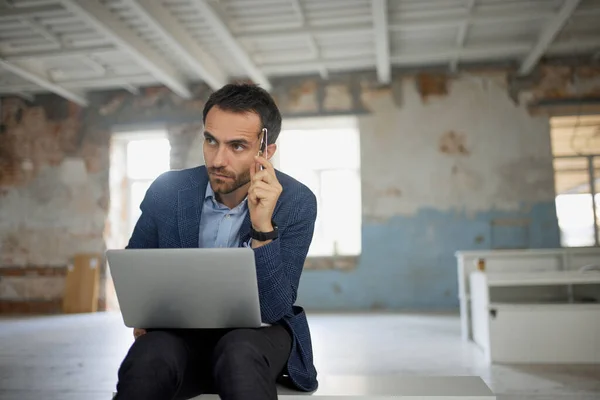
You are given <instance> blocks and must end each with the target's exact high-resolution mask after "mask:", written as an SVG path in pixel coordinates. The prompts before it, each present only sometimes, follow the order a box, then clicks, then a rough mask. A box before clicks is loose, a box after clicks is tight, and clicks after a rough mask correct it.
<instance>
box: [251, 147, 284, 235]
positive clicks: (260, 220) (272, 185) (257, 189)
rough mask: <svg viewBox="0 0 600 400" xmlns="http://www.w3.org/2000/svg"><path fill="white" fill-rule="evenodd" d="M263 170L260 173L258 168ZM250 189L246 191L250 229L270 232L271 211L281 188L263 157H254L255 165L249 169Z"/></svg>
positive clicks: (271, 225)
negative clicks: (261, 167)
mask: <svg viewBox="0 0 600 400" xmlns="http://www.w3.org/2000/svg"><path fill="white" fill-rule="evenodd" d="M261 165H262V166H263V167H264V169H263V170H262V171H261V170H260V166H261ZM250 178H251V181H250V188H249V189H248V209H249V210H250V220H251V221H252V227H253V228H254V229H255V230H257V231H259V232H271V231H272V230H273V224H271V220H272V218H273V211H275V205H276V204H277V200H278V199H279V195H281V192H282V191H283V188H282V186H281V184H280V183H279V181H278V180H277V176H276V175H275V169H274V168H273V165H272V164H271V163H270V162H269V161H268V160H267V159H265V158H264V157H259V156H257V157H256V163H255V164H254V165H253V166H252V168H250Z"/></svg>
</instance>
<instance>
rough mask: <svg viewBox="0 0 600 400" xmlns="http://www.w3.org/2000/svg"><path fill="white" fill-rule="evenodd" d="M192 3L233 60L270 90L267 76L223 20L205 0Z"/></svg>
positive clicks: (264, 87)
mask: <svg viewBox="0 0 600 400" xmlns="http://www.w3.org/2000/svg"><path fill="white" fill-rule="evenodd" d="M192 4H193V5H194V6H195V7H196V8H197V9H198V11H199V12H200V14H201V15H202V17H203V19H204V21H205V22H206V24H208V25H209V26H210V27H211V28H212V30H213V32H214V33H215V34H216V36H217V38H218V39H219V40H220V41H221V43H222V44H223V45H224V46H225V47H226V48H227V49H228V50H229V52H230V53H231V55H232V56H233V58H234V59H235V61H236V62H237V63H238V64H239V65H240V66H241V67H242V68H243V69H244V71H246V74H248V76H249V77H250V79H252V80H253V81H254V82H256V83H257V84H259V85H260V86H262V88H263V89H265V90H271V88H272V86H271V82H269V79H268V78H267V76H266V75H265V74H264V73H263V72H262V71H261V70H260V69H258V67H257V66H256V65H255V64H254V61H252V59H251V58H250V56H249V55H248V53H246V51H245V50H244V49H243V48H242V46H241V44H240V43H239V42H238V41H237V40H236V38H235V37H234V36H233V34H232V33H231V31H230V30H229V28H228V27H227V25H225V22H223V20H222V19H221V17H220V16H219V15H218V14H217V12H216V11H215V10H214V9H213V8H212V6H211V5H209V4H208V3H207V2H206V0H197V1H193V2H192Z"/></svg>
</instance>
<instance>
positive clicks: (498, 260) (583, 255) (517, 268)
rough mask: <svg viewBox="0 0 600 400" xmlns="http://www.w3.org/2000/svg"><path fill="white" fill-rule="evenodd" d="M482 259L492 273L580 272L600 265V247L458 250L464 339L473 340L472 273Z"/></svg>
mask: <svg viewBox="0 0 600 400" xmlns="http://www.w3.org/2000/svg"><path fill="white" fill-rule="evenodd" d="M480 259H481V260H484V262H485V270H486V271H487V272H490V273H495V272H515V273H516V272H542V271H578V270H580V269H581V268H582V267H585V266H592V265H595V266H597V267H599V268H600V248H598V247H586V248H556V249H523V250H476V251H457V252H456V261H457V278H458V300H459V304H460V320H461V336H462V339H463V340H464V341H469V340H472V339H473V330H472V317H471V313H470V311H471V287H470V284H469V276H470V274H471V272H474V271H477V261H478V260H480Z"/></svg>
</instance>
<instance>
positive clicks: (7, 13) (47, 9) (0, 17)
mask: <svg viewBox="0 0 600 400" xmlns="http://www.w3.org/2000/svg"><path fill="white" fill-rule="evenodd" d="M60 11H65V9H64V8H63V7H61V6H57V5H47V6H38V7H1V8H0V21H4V20H9V19H20V18H30V17H33V16H36V15H41V14H48V13H55V12H60Z"/></svg>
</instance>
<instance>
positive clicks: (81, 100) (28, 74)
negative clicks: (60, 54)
mask: <svg viewBox="0 0 600 400" xmlns="http://www.w3.org/2000/svg"><path fill="white" fill-rule="evenodd" d="M0 68H3V69H5V70H7V71H9V72H12V73H13V74H15V75H18V76H20V77H21V78H23V79H25V80H26V81H29V82H31V83H34V84H36V85H38V86H41V87H42V88H44V89H46V90H49V91H51V92H52V93H55V94H57V95H59V96H62V97H64V98H65V99H68V100H71V101H72V102H74V103H77V104H79V105H80V106H83V107H86V106H87V105H88V101H87V99H86V98H85V97H84V96H83V95H81V94H78V93H76V92H74V91H72V90H69V89H67V88H65V87H64V86H61V85H59V84H57V83H54V82H52V81H51V80H50V79H48V78H47V77H45V76H42V75H41V74H38V73H36V72H34V71H31V70H29V69H27V68H25V67H23V66H20V65H17V64H14V63H11V62H9V61H6V60H3V59H1V58H0Z"/></svg>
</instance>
